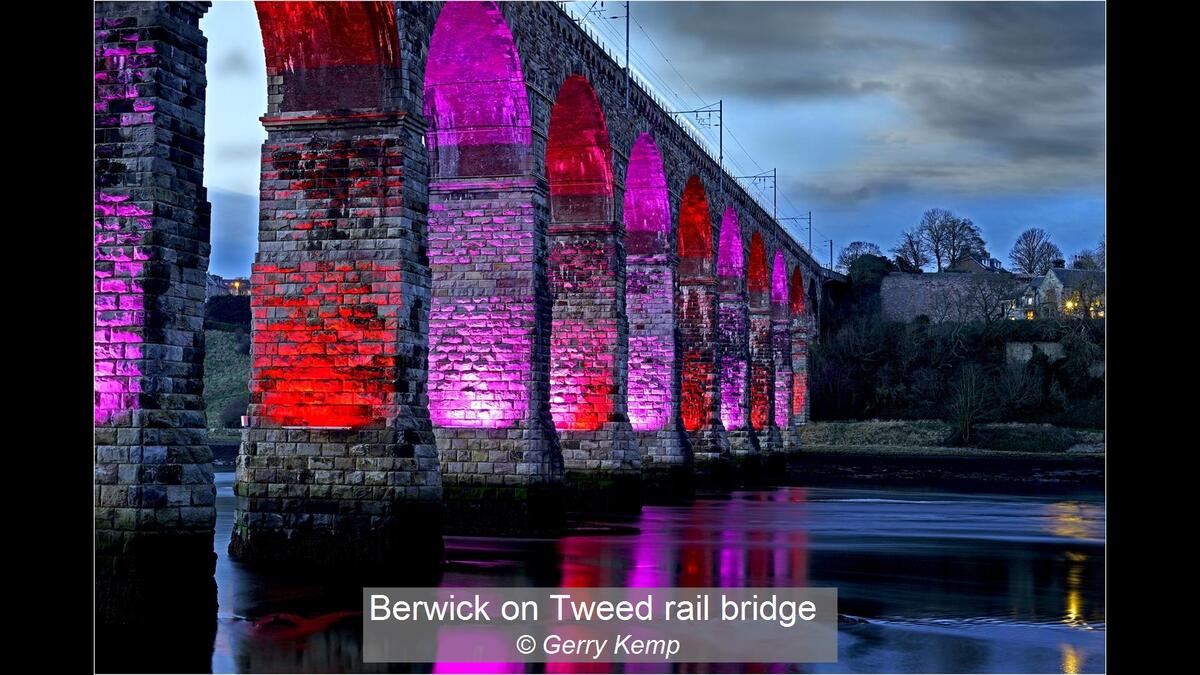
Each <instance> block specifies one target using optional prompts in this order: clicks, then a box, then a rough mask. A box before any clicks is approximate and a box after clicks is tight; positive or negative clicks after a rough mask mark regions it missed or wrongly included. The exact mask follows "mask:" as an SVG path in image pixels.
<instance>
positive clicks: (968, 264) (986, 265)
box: [946, 254, 1010, 274]
mask: <svg viewBox="0 0 1200 675" xmlns="http://www.w3.org/2000/svg"><path fill="white" fill-rule="evenodd" d="M946 271H947V272H991V273H997V274H999V273H1003V274H1010V272H1008V271H1007V270H1005V269H1004V264H1003V263H1001V262H1000V261H999V260H997V259H995V258H993V257H991V256H989V255H981V256H980V255H970V254H969V255H967V256H966V257H964V258H962V259H961V260H959V261H958V262H955V263H954V264H953V265H951V266H950V267H947V268H946Z"/></svg>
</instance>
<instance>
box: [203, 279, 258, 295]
mask: <svg viewBox="0 0 1200 675" xmlns="http://www.w3.org/2000/svg"><path fill="white" fill-rule="evenodd" d="M217 295H250V280H249V279H245V278H241V277H237V278H233V279H225V278H222V277H220V276H218V275H216V274H209V275H207V277H206V279H205V282H204V299H205V300H208V299H209V298H211V297H214V296H217Z"/></svg>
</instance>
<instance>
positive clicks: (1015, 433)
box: [800, 420, 1104, 456]
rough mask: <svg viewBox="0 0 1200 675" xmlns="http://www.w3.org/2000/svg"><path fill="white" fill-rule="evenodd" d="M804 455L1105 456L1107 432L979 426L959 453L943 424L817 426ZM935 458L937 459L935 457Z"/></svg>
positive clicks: (806, 436)
mask: <svg viewBox="0 0 1200 675" xmlns="http://www.w3.org/2000/svg"><path fill="white" fill-rule="evenodd" d="M800 438H801V442H802V443H803V447H804V448H805V450H806V451H808V450H810V449H811V450H817V449H820V450H821V451H822V452H834V451H837V450H838V449H842V448H845V449H854V448H858V449H860V450H859V451H860V452H861V451H862V449H870V451H871V452H894V450H893V449H897V448H903V449H905V450H904V451H905V452H909V453H916V454H949V455H962V456H967V455H975V454H978V453H980V452H985V451H993V452H1000V453H1009V455H1010V456H1012V455H1014V454H1045V453H1065V452H1068V451H1075V452H1078V451H1091V452H1097V451H1099V452H1103V443H1104V432H1103V431H1099V430H1087V429H1068V428H1063V427H1056V426H1054V425H1050V424H1023V423H1007V424H980V425H977V426H976V427H975V430H974V437H973V438H972V439H971V442H970V443H969V444H968V445H967V446H966V447H956V446H955V443H954V440H955V430H954V427H953V425H951V424H949V423H948V422H942V421H940V420H915V421H908V420H871V421H867V422H813V423H810V424H808V425H806V426H804V427H802V428H801V430H800ZM935 450H936V451H937V453H934V451H935Z"/></svg>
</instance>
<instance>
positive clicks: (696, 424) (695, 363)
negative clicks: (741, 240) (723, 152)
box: [678, 175, 716, 431]
mask: <svg viewBox="0 0 1200 675" xmlns="http://www.w3.org/2000/svg"><path fill="white" fill-rule="evenodd" d="M678 232H679V236H678V240H679V276H680V283H679V291H680V295H681V297H680V300H679V303H678V304H679V307H680V309H681V311H682V316H681V318H680V342H681V346H682V350H683V358H682V366H681V372H682V375H681V380H682V381H681V384H680V389H681V392H680V412H681V415H682V417H683V424H684V428H685V429H686V430H687V431H699V430H700V429H701V428H702V427H704V426H705V425H707V424H709V423H710V421H711V415H712V412H713V408H714V402H715V396H714V391H713V389H714V387H713V385H714V384H715V380H716V367H715V365H716V364H715V360H714V350H713V347H712V344H711V341H712V337H713V330H712V329H713V325H712V322H713V319H714V317H713V316H712V314H713V312H712V309H711V307H710V306H711V305H713V304H715V303H713V300H715V298H714V297H712V296H713V295H714V294H713V293H712V288H711V286H712V283H713V278H712V274H713V267H714V265H713V242H712V214H711V212H710V211H709V206H708V194H707V193H706V192H705V190H704V183H703V182H702V181H701V180H700V177H699V176H696V175H693V176H691V177H690V178H688V181H687V184H686V185H685V186H684V189H683V196H682V199H681V201H680V204H679V226H678Z"/></svg>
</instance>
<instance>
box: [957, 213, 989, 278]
mask: <svg viewBox="0 0 1200 675" xmlns="http://www.w3.org/2000/svg"><path fill="white" fill-rule="evenodd" d="M946 230H947V236H946V255H947V257H948V259H949V261H950V263H949V266H950V267H953V266H954V265H957V264H958V263H959V262H961V261H963V260H966V259H967V257H969V256H974V257H976V258H979V259H980V260H984V259H987V258H989V257H990V256H989V255H988V252H987V243H986V242H985V241H984V240H983V233H982V232H980V231H979V228H978V227H976V226H975V223H973V222H971V219H970V218H959V217H957V216H955V217H954V218H951V219H950V221H949V222H948V223H947V225H946Z"/></svg>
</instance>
